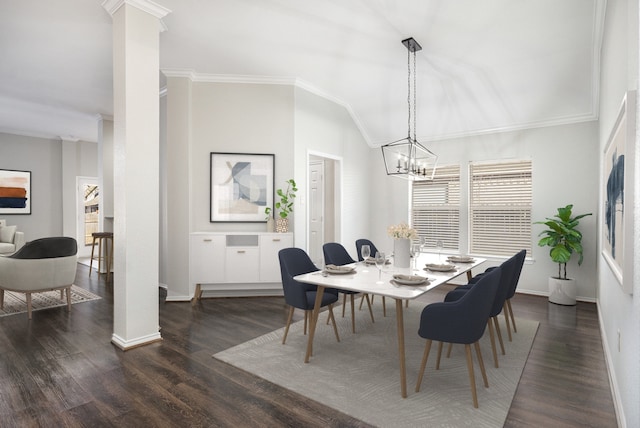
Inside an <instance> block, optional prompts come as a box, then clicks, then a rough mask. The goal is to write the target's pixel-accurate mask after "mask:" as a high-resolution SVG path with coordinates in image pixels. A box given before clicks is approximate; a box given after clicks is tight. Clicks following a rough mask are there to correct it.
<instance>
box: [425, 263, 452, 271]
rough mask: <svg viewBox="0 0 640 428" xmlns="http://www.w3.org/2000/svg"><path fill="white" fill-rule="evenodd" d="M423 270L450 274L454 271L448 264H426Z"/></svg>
mask: <svg viewBox="0 0 640 428" xmlns="http://www.w3.org/2000/svg"><path fill="white" fill-rule="evenodd" d="M425 269H428V270H430V271H434V272H451V271H452V270H456V267H455V266H454V265H450V264H442V265H441V264H435V263H427V265H426V267H425Z"/></svg>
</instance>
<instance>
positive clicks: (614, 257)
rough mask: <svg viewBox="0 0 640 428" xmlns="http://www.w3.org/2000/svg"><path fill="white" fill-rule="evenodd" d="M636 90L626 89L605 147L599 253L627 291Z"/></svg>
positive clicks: (630, 259)
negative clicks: (600, 245) (600, 247)
mask: <svg viewBox="0 0 640 428" xmlns="http://www.w3.org/2000/svg"><path fill="white" fill-rule="evenodd" d="M635 100H636V92H635V91H628V92H627V93H626V95H625V97H624V99H623V100H622V106H621V107H620V112H619V113H618V117H617V119H616V121H615V124H614V126H613V129H612V130H611V134H610V136H609V139H608V141H607V144H606V146H605V149H604V165H603V169H602V170H603V174H604V177H603V182H604V209H603V216H602V217H603V224H602V234H603V237H602V256H603V257H604V259H605V260H606V262H607V264H608V265H609V267H610V268H611V271H612V272H613V274H614V275H615V277H616V278H617V279H618V282H619V283H620V285H621V286H622V289H623V290H624V291H625V292H627V293H632V291H633V191H634V189H633V185H634V170H635V165H634V164H635V162H634V158H635V132H636V125H635V124H636V121H635V116H636V113H635V111H636V109H635V104H636V101H635Z"/></svg>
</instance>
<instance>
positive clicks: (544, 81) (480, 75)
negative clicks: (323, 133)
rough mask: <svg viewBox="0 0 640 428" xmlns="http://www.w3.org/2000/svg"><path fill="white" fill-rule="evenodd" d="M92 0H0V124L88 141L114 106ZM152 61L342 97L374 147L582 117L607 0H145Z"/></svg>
mask: <svg viewBox="0 0 640 428" xmlns="http://www.w3.org/2000/svg"><path fill="white" fill-rule="evenodd" d="M101 3H102V1H101V0H60V1H41V0H19V1H3V2H2V4H1V5H0V55H1V60H0V132H8V133H14V134H24V135H35V136H43V137H52V138H58V137H60V138H63V139H80V140H85V141H96V139H97V117H99V115H108V116H110V115H112V114H113V95H112V65H111V57H112V52H111V48H112V42H111V17H110V16H109V14H108V13H107V12H106V11H105V10H104V8H103V7H102V5H101ZM156 3H158V4H160V5H162V6H164V7H166V8H168V9H170V10H171V13H170V14H168V15H167V16H166V17H165V18H164V19H163V23H164V24H165V26H166V27H167V31H165V32H163V33H162V34H161V36H160V64H161V69H162V70H171V71H176V70H179V71H189V72H190V73H191V75H192V76H195V77H196V78H204V79H206V80H208V81H239V82H242V81H258V82H265V83H292V84H296V85H298V86H301V87H303V88H306V89H308V90H311V91H313V92H315V93H317V94H320V95H322V96H325V97H327V98H329V99H331V100H334V101H336V102H338V103H340V104H342V105H344V106H345V108H347V109H348V110H349V112H350V114H351V115H352V116H353V118H354V120H355V121H356V123H357V124H358V126H359V127H360V129H361V131H362V133H363V135H364V137H365V138H366V140H367V141H368V142H369V144H371V145H372V146H376V145H379V144H382V143H385V142H389V141H393V140H397V139H399V138H402V137H404V136H406V134H407V114H408V113H407V109H408V107H407V77H408V75H407V50H406V48H405V47H404V46H403V45H402V44H401V40H403V39H405V38H407V37H414V38H415V39H416V40H417V41H418V42H419V43H420V44H421V45H422V48H423V49H422V51H420V52H418V54H417V55H416V68H417V76H416V84H417V94H416V99H417V135H418V137H419V139H422V140H433V139H440V138H448V137H453V136H461V135H474V134H480V133H486V132H494V131H501V130H514V129H523V128H529V127H536V126H547V125H555V124H563V123H574V122H580V121H587V120H594V119H596V118H597V112H598V86H599V64H600V61H599V60H600V58H599V55H600V46H601V34H602V27H603V24H604V7H605V4H604V3H605V0H562V1H558V0H455V1H452V0H323V1H300V0H156Z"/></svg>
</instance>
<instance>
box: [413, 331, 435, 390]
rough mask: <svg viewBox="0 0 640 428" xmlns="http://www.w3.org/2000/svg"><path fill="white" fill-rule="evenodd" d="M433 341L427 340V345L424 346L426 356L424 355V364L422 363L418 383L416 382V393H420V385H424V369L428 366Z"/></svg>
mask: <svg viewBox="0 0 640 428" xmlns="http://www.w3.org/2000/svg"><path fill="white" fill-rule="evenodd" d="M431 342H432V340H431V339H427V343H426V344H425V346H424V354H422V362H421V363H420V371H419V372H418V381H417V382H416V392H420V384H421V383H422V377H423V376H424V368H425V367H426V366H427V359H428V358H429V351H430V350H431Z"/></svg>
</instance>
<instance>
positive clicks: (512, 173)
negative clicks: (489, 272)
mask: <svg viewBox="0 0 640 428" xmlns="http://www.w3.org/2000/svg"><path fill="white" fill-rule="evenodd" d="M531 170H532V166H531V161H524V160H523V161H513V162H500V163H471V164H470V165H469V181H470V183H469V223H470V233H469V239H470V243H469V249H470V252H471V253H473V254H486V255H504V256H512V255H513V254H515V253H516V252H518V251H520V250H522V249H526V250H527V252H528V253H529V254H531V204H532V181H531Z"/></svg>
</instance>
